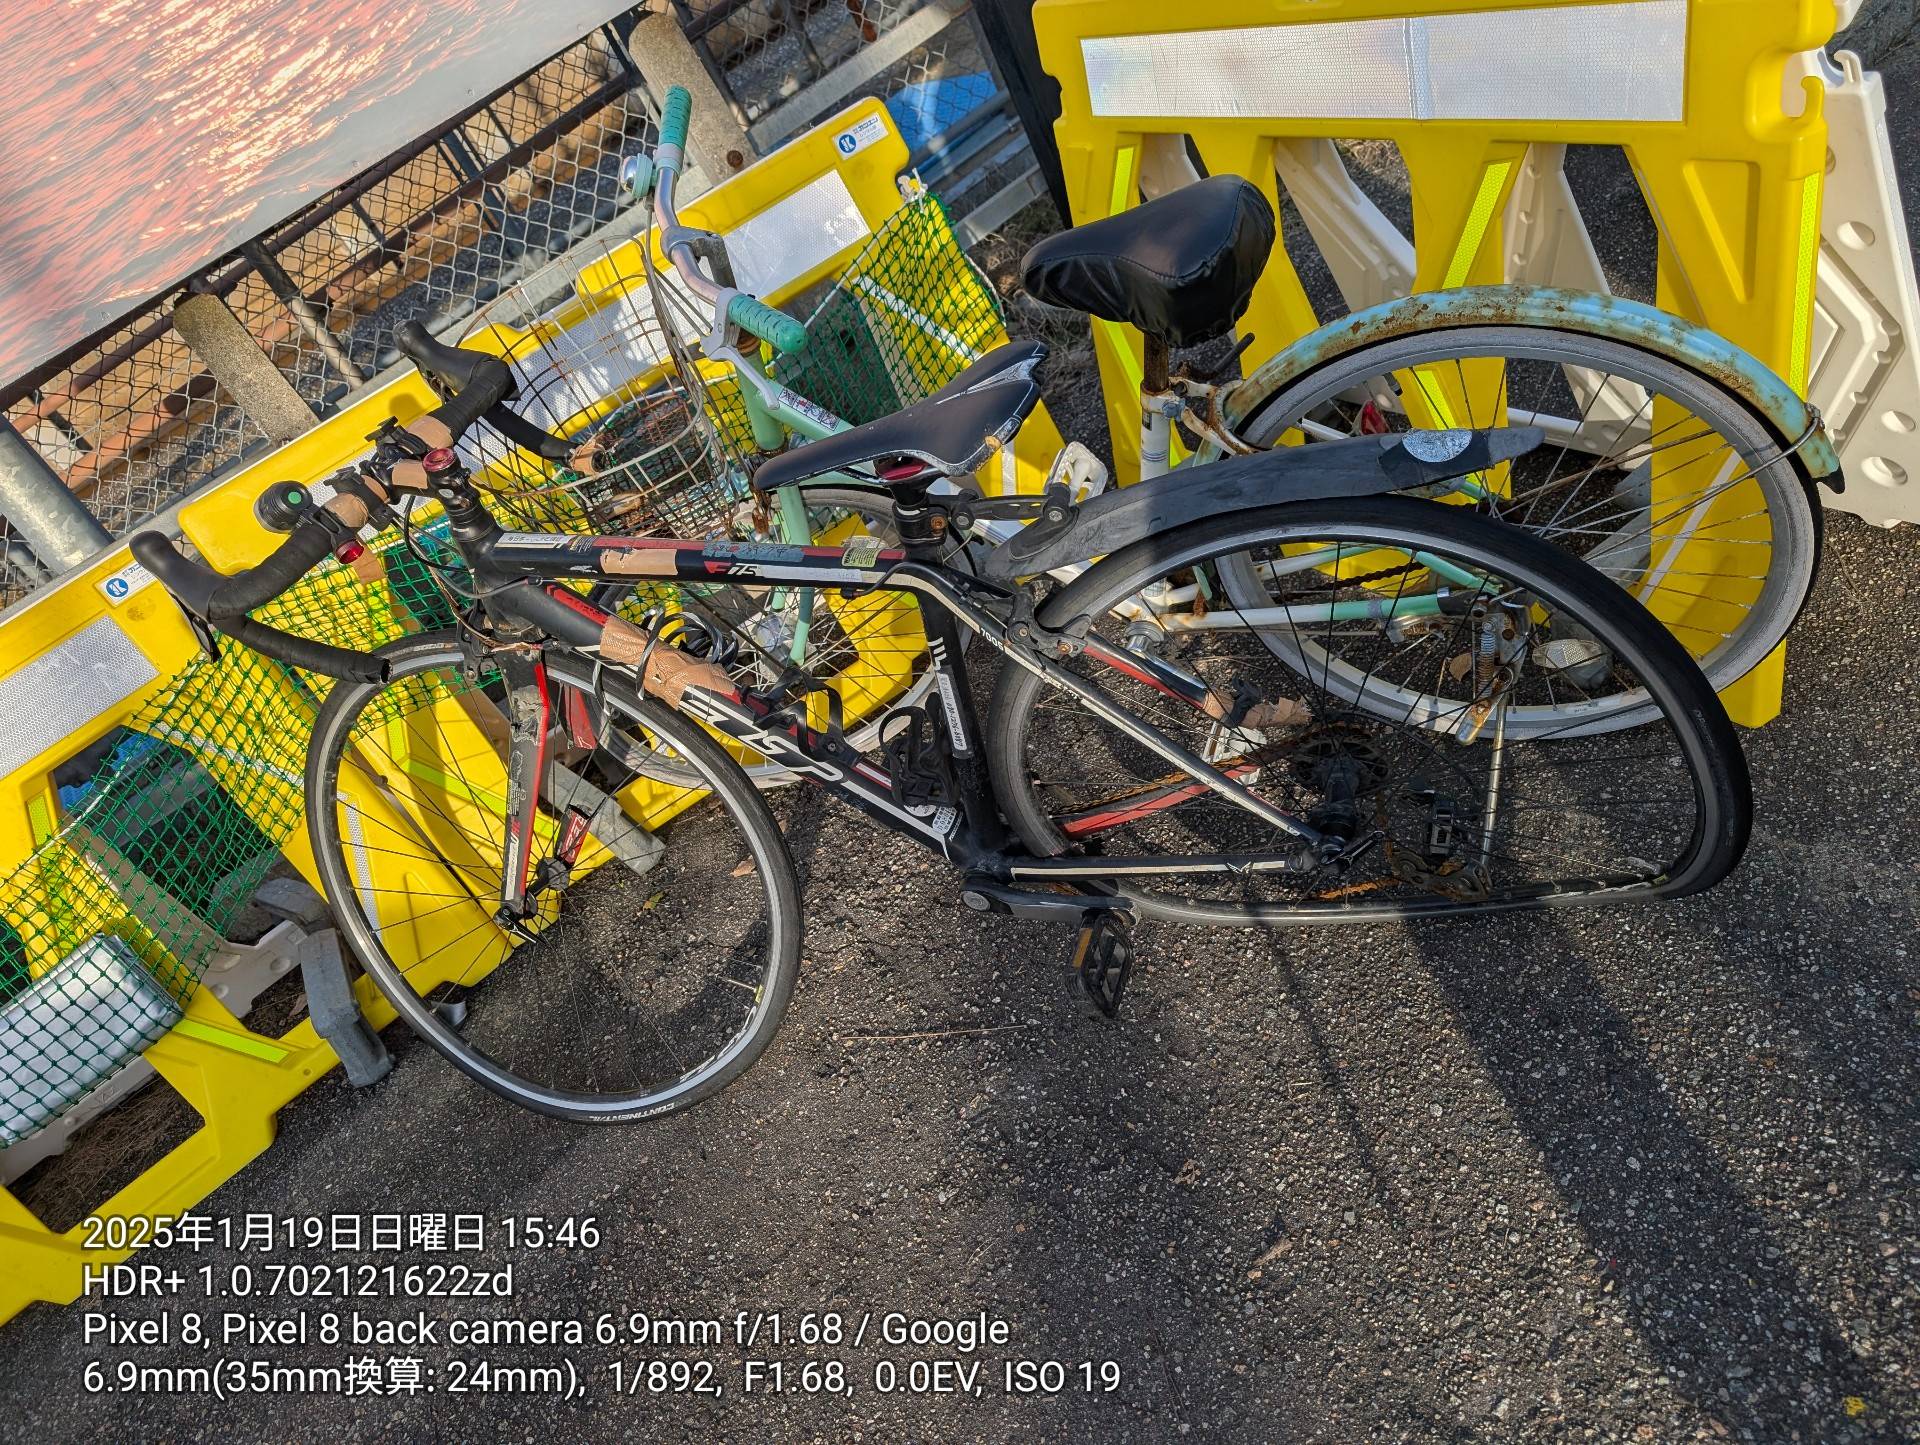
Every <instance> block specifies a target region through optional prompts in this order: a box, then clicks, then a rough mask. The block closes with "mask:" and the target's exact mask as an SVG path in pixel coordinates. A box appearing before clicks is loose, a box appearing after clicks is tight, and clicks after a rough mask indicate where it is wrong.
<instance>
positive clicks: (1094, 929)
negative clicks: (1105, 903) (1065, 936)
mask: <svg viewBox="0 0 1920 1445" xmlns="http://www.w3.org/2000/svg"><path fill="white" fill-rule="evenodd" d="M1073 969H1074V972H1075V973H1076V974H1077V975H1078V976H1079V979H1080V987H1081V989H1082V990H1083V991H1084V992H1085V993H1086V995H1087V997H1088V998H1090V999H1092V1000H1093V1005H1094V1007H1095V1008H1097V1009H1099V1010H1100V1012H1101V1013H1103V1014H1105V1015H1106V1016H1107V1017H1108V1018H1112V1017H1114V1016H1115V1015H1116V1014H1118V1013H1119V1012H1120V998H1121V996H1122V995H1123V994H1125V993H1126V991H1127V980H1128V979H1129V978H1131V977H1132V976H1133V916H1132V915H1131V914H1128V913H1121V912H1117V911H1114V912H1106V911H1102V912H1089V913H1088V914H1086V916H1085V917H1084V918H1082V919H1081V921H1080V937H1079V939H1078V941H1077V942H1076V943H1075V944H1074V947H1073Z"/></svg>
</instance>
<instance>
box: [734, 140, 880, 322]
mask: <svg viewBox="0 0 1920 1445" xmlns="http://www.w3.org/2000/svg"><path fill="white" fill-rule="evenodd" d="M870 234H872V230H871V228H870V227H869V226H868V225H867V219H866V217H865V216H863V215H861V214H860V207H859V206H858V205H856V204H855V203H854V199H853V193H852V192H851V191H849V190H848V189H847V183H846V182H845V181H844V180H842V179H841V177H840V172H838V171H828V172H827V173H826V174H825V175H823V176H820V177H819V178H817V179H815V180H812V181H809V182H808V183H807V184H806V185H804V186H802V187H801V188H800V189H799V190H797V191H795V192H794V193H793V194H792V195H790V196H788V197H787V198H786V199H785V200H783V201H777V202H775V203H774V204H773V205H771V206H769V207H767V209H766V210H764V211H761V212H760V213H759V214H758V215H754V216H749V217H748V218H747V219H746V220H744V221H742V222H741V223H740V224H739V225H737V226H735V227H734V228H733V229H732V230H731V231H728V232H727V233H726V235H727V259H728V260H730V261H732V262H733V276H734V284H735V285H736V286H738V287H739V288H740V289H741V290H742V291H745V292H747V293H748V294H749V295H753V296H765V295H766V294H767V293H768V292H771V291H778V290H779V289H780V288H781V287H782V286H785V285H786V284H787V283H788V282H790V281H793V280H796V279H797V278H799V277H800V276H803V275H805V274H806V273H807V272H808V271H811V270H812V269H813V268H814V267H815V266H819V265H823V264H825V263H826V262H828V261H831V260H832V259H833V258H834V257H835V256H837V255H839V254H840V253H841V252H842V251H844V250H846V249H847V248H848V247H849V246H857V245H859V244H860V243H861V242H862V241H864V240H866V238H867V237H868V236H869V235H870Z"/></svg>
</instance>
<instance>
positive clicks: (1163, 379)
mask: <svg viewBox="0 0 1920 1445" xmlns="http://www.w3.org/2000/svg"><path fill="white" fill-rule="evenodd" d="M1176 404H1177V402H1176V398H1175V397H1174V395H1173V391H1172V382H1171V381H1170V380H1169V378H1168V358H1167V343H1166V342H1165V341H1164V340H1162V339H1161V338H1160V337H1157V336H1149V337H1148V338H1147V344H1146V351H1145V355H1144V358H1143V365H1142V367H1141V375H1140V480H1141V481H1143V482H1146V481H1151V480H1152V479H1153V478H1155V477H1163V476H1165V475H1166V474H1167V471H1168V469H1169V466H1170V461H1171V452H1172V442H1173V416H1172V413H1171V411H1170V407H1171V406H1173V405H1176Z"/></svg>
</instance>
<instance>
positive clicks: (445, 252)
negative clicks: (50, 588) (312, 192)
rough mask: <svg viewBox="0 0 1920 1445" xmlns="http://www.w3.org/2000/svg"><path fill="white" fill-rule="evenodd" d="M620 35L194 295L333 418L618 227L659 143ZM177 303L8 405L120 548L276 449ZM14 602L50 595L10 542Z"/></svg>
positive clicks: (199, 284)
mask: <svg viewBox="0 0 1920 1445" xmlns="http://www.w3.org/2000/svg"><path fill="white" fill-rule="evenodd" d="M639 79H640V77H639V74H638V72H637V70H636V69H635V68H634V66H633V64H632V61H631V59H630V58H629V57H628V55H627V53H626V50H625V47H624V45H623V44H622V43H621V40H620V29H619V27H618V26H609V27H607V28H606V29H604V30H602V31H599V32H596V33H594V34H592V35H589V36H588V37H587V38H585V39H584V40H582V41H580V42H579V43H577V44H575V45H573V46H571V47H569V48H568V49H567V50H565V51H563V52H562V53H561V54H560V55H558V56H555V57H554V58H553V59H551V60H549V61H547V62H546V63H545V64H543V65H541V66H540V67H538V68H537V69H535V70H533V71H531V72H529V73H528V74H527V75H525V76H523V77H522V78H521V79H519V80H517V81H515V82H514V83H513V84H511V85H509V86H507V87H505V88H504V89H503V90H501V91H500V92H498V93H497V94H495V95H493V96H490V97H489V98H488V99H487V100H486V101H484V102H483V103H482V104H480V105H479V106H477V107H475V108H474V109H473V110H472V111H470V112H469V113H468V114H466V115H464V116H462V117H461V118H460V119H459V120H457V121H456V122H455V123H453V124H452V125H450V126H448V127H447V128H446V129H445V130H443V131H441V132H439V133H438V134H435V135H432V136H428V137H425V138H424V139H423V140H421V141H418V142H416V143H415V144H414V145H412V146H410V147H408V148H407V149H406V150H404V151H401V152H399V153H398V154H396V155H394V156H392V157H390V158H389V159H387V160H386V161H384V162H382V163H381V164H379V165H377V166H375V167H373V168H372V169H371V170H369V171H367V172H365V173H363V174H362V175H360V176H358V177H356V178H355V179H354V180H352V181H350V182H349V183H348V184H347V185H345V186H343V187H341V188H340V189H339V190H337V191H335V192H334V193H332V194H331V195H329V196H327V197H325V198H324V199H323V200H321V201H319V202H317V203H316V204H314V205H313V206H311V207H309V208H308V209H307V210H306V211H304V212H302V213H301V214H299V215H297V216H295V217H293V218H292V219H290V220H289V221H288V222H286V223H285V224H283V225H282V226H280V227H279V228H277V229H276V230H274V231H272V232H269V233H268V234H267V235H265V236H263V237H261V238H260V239H258V240H257V241H254V242H252V243H250V244H249V245H247V246H246V247H243V248H242V249H241V250H240V251H239V252H237V253H235V254H234V255H232V256H229V257H226V258H224V259H223V260H222V261H221V262H219V263H217V264H216V265H215V266H213V267H212V268H210V269H208V270H207V271H205V272H203V273H202V274H201V275H200V276H198V277H196V278H194V280H193V281H192V282H191V283H190V284H189V286H188V288H187V290H188V291H189V292H206V293H211V294H213V295H217V296H219V297H221V298H222V299H224V300H225V302H226V304H227V306H228V307H229V308H230V309H231V310H232V311H233V313H234V315H235V316H237V317H238V318H239V319H240V321H241V323H242V324H243V325H244V326H245V327H246V329H247V331H248V332H249V333H250V334H251V335H252V337H253V338H254V340H255V341H256V342H258V343H259V345H260V347H261V348H262V350H264V351H265V352H266V353H267V355H268V356H270V357H271V358H272V359H273V362H274V364H275V365H276V366H277V367H278V368H279V370H280V371H281V372H282V374H283V375H285V376H286V377H287V379H288V380H289V381H290V382H291V383H292V384H293V386H294V388H295V389H296V390H297V391H298V392H299V393H300V396H301V397H302V399H303V400H305V401H306V402H307V404H308V405H309V406H310V407H311V408H312V409H313V411H314V413H315V416H316V418H317V417H322V416H326V415H328V414H329V413H331V412H332V411H334V410H336V409H337V408H338V407H339V406H340V404H341V403H342V401H344V400H345V399H346V398H347V397H348V396H350V395H351V394H353V393H354V392H356V391H358V390H360V389H361V388H362V387H364V386H365V385H366V384H367V382H369V381H370V380H371V379H372V378H373V377H375V376H376V375H378V374H379V373H381V372H382V371H384V370H386V369H387V368H388V367H390V366H392V365H394V363H395V362H396V361H397V359H398V352H397V350H396V348H395V345H394V333H395V330H396V328H397V327H399V326H400V324H401V323H403V322H405V321H407V320H409V319H413V318H418V319H420V320H421V321H422V322H423V323H424V324H425V325H426V326H427V327H428V329H429V330H435V331H437V330H440V329H443V328H445V327H447V326H450V325H452V324H454V323H456V322H457V321H458V320H459V319H460V318H461V317H462V316H464V315H466V314H468V313H469V312H471V311H473V310H474V309H475V308H476V307H477V306H479V305H481V304H482V303H484V302H485V301H487V300H488V299H490V298H491V297H492V296H494V295H495V294H497V293H498V292H500V291H501V290H503V289H504V288H506V287H507V286H510V285H511V284H512V283H513V282H514V281H515V280H517V279H518V278H519V277H521V276H523V275H525V274H527V273H528V272H530V271H532V270H534V269H536V268H537V267H539V266H540V265H542V264H544V263H545V262H547V261H548V260H550V259H552V258H553V257H554V256H557V255H559V254H561V253H562V252H564V251H565V250H566V249H567V248H568V247H569V246H571V245H572V244H573V243H574V242H575V241H577V240H579V239H580V238H581V237H583V236H587V235H591V234H593V233H594V232H595V231H597V230H600V229H601V228H603V227H605V226H606V225H608V224H609V223H611V222H614V221H617V220H618V219H620V217H621V214H622V212H623V211H624V210H626V209H627V208H628V207H629V206H630V202H629V201H628V199H627V198H625V197H624V196H623V195H622V194H621V190H620V185H619V174H620V165H621V162H622V161H623V160H624V159H625V157H626V156H627V155H628V154H629V153H630V152H632V151H633V150H635V149H637V148H639V147H641V146H642V145H646V144H650V143H651V142H652V140H653V130H652V124H653V121H652V114H651V109H650V106H649V103H648V102H647V100H646V98H645V94H644V92H643V91H642V90H641V89H640V87H639ZM178 299H180V298H179V297H177V296H176V297H164V298H161V299H160V300H158V301H156V302H154V303H152V304H150V305H149V306H148V307H147V308H145V309H144V310H142V311H141V312H140V313H139V314H137V315H135V316H133V317H131V318H129V319H128V320H127V321H126V322H124V323H123V324H122V325H121V327H120V329H119V330H118V331H116V332H115V333H114V334H113V335H112V336H111V337H109V338H107V339H106V340H105V341H103V342H100V343H98V344H96V346H95V347H94V349H92V350H91V351H89V352H88V353H87V354H85V355H84V356H82V357H80V358H78V359H76V360H73V361H71V362H69V363H68V364H66V365H65V366H64V367H62V368H61V369H60V370H58V371H54V372H52V373H51V374H47V375H42V376H36V377H31V378H27V379H26V380H25V381H23V382H19V383H15V384H13V385H11V386H7V387H5V388H0V398H4V406H5V414H6V417H7V420H8V421H9V422H11V423H12V425H13V426H14V427H15V428H16V429H17V430H18V431H19V432H20V433H21V434H22V435H23V436H25V437H26V439H27V441H28V442H29V443H30V444H31V445H32V447H33V448H34V449H35V450H36V451H37V452H38V453H39V455H40V457H41V458H42V459H43V460H44V461H45V462H46V463H47V464H48V465H49V466H50V467H51V468H52V469H53V471H54V472H55V473H56V474H58V475H59V477H60V478H61V480H63V481H64V482H65V483H66V484H67V486H68V487H69V488H70V489H71V490H73V491H74V492H75V493H76V494H77V495H79V496H80V497H81V498H82V500H83V501H85V503H86V504H87V507H88V510H90V511H91V512H92V513H93V515H94V516H95V517H96V518H97V519H98V520H99V521H100V523H101V524H102V525H103V526H104V527H105V528H106V529H107V530H108V531H110V532H112V533H113V534H115V535H116V536H121V535H125V534H126V533H127V532H129V531H131V530H133V529H134V528H135V527H137V526H138V525H139V524H140V523H141V522H142V521H144V520H145V519H146V518H148V517H150V516H152V515H153V514H154V513H155V512H156V511H159V510H161V509H162V508H164V507H166V506H168V505H170V504H171V503H173V502H174V501H177V500H178V499H180V498H181V497H183V496H185V495H186V494H187V493H189V492H191V491H193V490H195V489H196V488H198V487H199V486H201V485H203V484H204V483H206V482H207V481H209V480H211V479H212V478H213V477H214V476H216V475H217V474H218V473H220V472H221V471H222V470H224V469H226V468H228V467H230V466H232V465H234V464H235V463H238V462H240V461H242V460H244V459H245V458H247V457H248V456H249V455H250V454H253V453H256V452H258V451H259V450H261V449H263V448H265V447H266V446H267V445H268V438H267V435H266V433H265V432H264V431H263V430H262V429H261V428H260V426H259V425H257V424H256V423H255V422H254V421H253V420H252V419H251V418H249V417H248V416H246V415H245V413H243V412H242V411H241V410H240V408H239V407H238V406H235V405H234V404H233V403H232V401H231V399H230V398H228V397H227V396H226V395H225V393H224V392H223V391H222V390H221V389H220V387H219V386H218V385H217V383H216V382H215V381H214V378H213V376H212V374H211V373H210V372H209V371H207V369H206V368H205V366H204V365H203V364H202V363H201V362H200V361H199V359H198V358H197V357H196V356H195V355H194V353H193V352H192V351H191V350H190V349H189V348H188V346H187V344H186V342H185V341H184V340H183V339H182V338H181V336H180V335H179V333H178V332H177V331H176V330H175V329H174V326H173V320H172V313H173V307H174V303H175V302H176V301H177V300H178ZM0 526H4V531H0V601H4V602H8V603H10V602H13V601H15V600H17V599H18V598H19V597H21V596H23V595H24V594H25V593H26V592H28V591H29V590H31V589H32V588H33V587H34V586H36V585H37V584H38V583H40V582H42V581H44V580H46V574H45V569H44V568H42V567H41V566H40V565H39V563H38V561H37V559H35V558H34V557H33V556H32V554H31V552H30V550H29V549H28V548H27V547H26V546H25V545H24V543H22V542H21V541H20V540H19V539H18V537H17V536H16V535H15V534H14V532H13V529H12V528H11V526H10V525H5V524H0Z"/></svg>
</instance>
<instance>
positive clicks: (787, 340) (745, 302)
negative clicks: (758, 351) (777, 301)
mask: <svg viewBox="0 0 1920 1445" xmlns="http://www.w3.org/2000/svg"><path fill="white" fill-rule="evenodd" d="M727 320H729V321H731V322H732V323H733V324H734V325H735V326H738V327H739V328H740V329H741V330H742V331H750V332H752V333H753V334H754V335H755V336H757V337H759V338H760V339H761V340H762V341H766V342H771V343H772V345H773V347H774V349H775V350H777V351H784V352H786V353H787V354H788V355H792V354H793V353H794V352H796V351H798V350H800V349H801V348H802V347H804V346H805V345H806V344H807V328H806V327H804V326H802V325H801V324H800V323H799V322H798V321H795V320H794V319H793V318H792V317H791V316H788V315H787V314H786V313H785V312H782V311H775V310H774V309H773V308H772V307H771V306H769V305H767V303H766V302H764V301H761V300H758V299H756V298H754V297H752V296H748V295H747V294H745V293H744V292H741V293H738V294H736V295H735V296H734V298H733V300H731V301H729V302H728V303H727Z"/></svg>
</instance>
